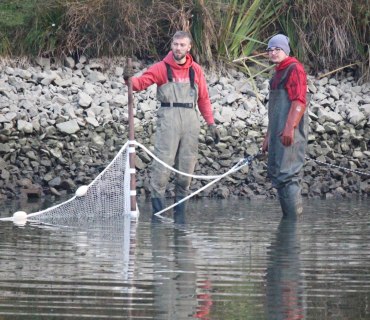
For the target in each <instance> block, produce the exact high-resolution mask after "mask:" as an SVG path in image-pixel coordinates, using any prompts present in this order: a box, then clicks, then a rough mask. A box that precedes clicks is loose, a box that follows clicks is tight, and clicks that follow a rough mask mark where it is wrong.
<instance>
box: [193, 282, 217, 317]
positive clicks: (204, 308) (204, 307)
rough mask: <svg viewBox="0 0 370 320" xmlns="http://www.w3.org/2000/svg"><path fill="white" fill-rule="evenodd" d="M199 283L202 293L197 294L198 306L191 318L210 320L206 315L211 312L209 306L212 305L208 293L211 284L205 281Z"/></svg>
mask: <svg viewBox="0 0 370 320" xmlns="http://www.w3.org/2000/svg"><path fill="white" fill-rule="evenodd" d="M201 283H202V285H201V286H200V288H201V289H202V291H204V292H203V293H199V294H197V300H198V302H199V305H198V306H197V312H196V313H195V314H194V315H193V317H194V318H197V319H202V320H209V319H210V318H209V317H208V315H209V313H210V311H211V306H212V305H213V302H212V296H211V294H210V293H209V292H210V290H211V289H212V284H211V281H209V280H207V279H206V280H202V281H201Z"/></svg>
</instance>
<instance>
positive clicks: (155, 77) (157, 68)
mask: <svg viewBox="0 0 370 320" xmlns="http://www.w3.org/2000/svg"><path fill="white" fill-rule="evenodd" d="M165 63H168V64H169V65H170V66H171V69H172V74H173V81H174V82H190V79H189V68H190V66H192V67H193V69H194V73H195V79H194V82H195V84H197V86H198V108H199V111H200V113H201V114H202V116H203V118H204V120H205V121H206V122H207V124H214V119H213V113H212V106H211V101H210V99H209V94H208V89H207V83H206V80H205V77H204V73H203V70H202V68H201V67H200V65H199V64H197V63H196V62H195V61H193V58H192V56H191V55H190V54H187V55H186V62H185V63H184V64H183V65H178V64H177V63H176V62H175V60H174V58H173V55H172V51H170V52H169V53H168V54H167V56H166V57H165V58H164V59H163V60H162V61H160V62H157V63H155V64H153V65H152V66H150V67H149V68H148V69H147V70H146V71H145V72H144V73H143V74H142V75H141V76H140V77H133V78H132V87H133V90H135V91H140V90H144V89H146V88H147V87H149V86H150V85H152V84H154V83H156V84H157V85H158V86H161V85H163V84H165V83H167V82H168V79H167V69H166V64H165Z"/></svg>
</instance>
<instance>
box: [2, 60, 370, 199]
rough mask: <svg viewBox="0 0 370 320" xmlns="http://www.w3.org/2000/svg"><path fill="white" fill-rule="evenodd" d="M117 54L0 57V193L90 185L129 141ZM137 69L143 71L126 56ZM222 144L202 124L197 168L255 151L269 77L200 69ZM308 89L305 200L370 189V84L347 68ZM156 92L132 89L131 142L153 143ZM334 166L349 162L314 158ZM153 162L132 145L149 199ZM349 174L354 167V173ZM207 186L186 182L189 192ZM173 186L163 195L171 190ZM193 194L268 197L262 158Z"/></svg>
mask: <svg viewBox="0 0 370 320" xmlns="http://www.w3.org/2000/svg"><path fill="white" fill-rule="evenodd" d="M124 61H125V60H124V59H118V58H117V59H110V60H104V59H100V60H87V59H86V58H84V57H81V58H80V60H79V61H78V62H76V61H74V60H73V59H72V58H66V59H65V60H64V61H63V62H58V63H53V64H51V63H50V60H49V59H43V58H39V59H37V60H36V61H35V62H34V63H32V64H29V63H23V64H22V63H19V62H18V63H16V62H15V61H8V60H3V61H2V62H1V69H0V199H7V198H8V199H9V198H16V197H30V196H42V195H44V194H53V195H55V196H61V195H65V194H67V193H70V192H74V191H75V190H76V189H77V187H78V186H80V185H85V184H88V183H90V182H91V181H92V180H93V179H94V178H95V177H96V176H97V175H98V174H99V172H101V170H103V169H104V168H105V166H106V165H107V164H108V163H109V162H110V161H111V160H112V159H113V158H114V156H115V155H116V153H117V151H118V150H119V149H120V148H121V147H122V145H123V144H124V143H125V142H126V141H127V137H128V109H127V102H128V98H127V88H126V86H125V85H124V84H123V76H122V74H123V65H124ZM134 68H135V70H136V71H138V72H139V71H141V70H143V69H144V68H145V65H143V63H142V62H138V61H136V62H134ZM206 76H207V82H208V86H209V93H210V97H211V101H212V104H213V107H214V116H215V120H216V123H217V125H218V127H219V129H220V132H221V136H222V138H221V142H220V143H219V144H218V145H214V143H213V141H212V139H211V138H210V137H209V136H208V134H207V126H206V125H205V123H204V122H203V129H202V131H201V135H200V137H199V141H200V145H199V162H198V165H197V167H196V172H195V174H198V175H215V174H220V173H223V172H226V171H227V170H228V169H229V168H230V167H231V166H232V165H234V164H235V163H236V162H237V161H238V160H240V159H241V158H244V157H245V156H247V155H254V154H256V153H257V152H258V149H259V148H260V146H261V144H262V141H263V137H264V134H265V132H266V129H267V109H266V106H265V105H264V104H263V103H262V102H261V101H267V100H268V79H267V78H264V77H258V78H257V79H256V81H255V85H256V88H255V87H254V85H253V83H251V82H250V81H248V79H247V78H246V77H245V75H243V74H242V73H241V72H238V71H235V70H230V71H229V73H228V74H227V75H220V74H217V73H214V72H209V73H207V74H206ZM309 90H310V93H311V95H312V99H311V103H310V107H309V118H310V133H309V141H308V148H307V156H308V157H309V158H310V159H308V160H307V162H306V165H305V167H304V172H303V173H304V175H303V195H304V196H307V197H325V198H331V197H346V196H347V197H348V196H354V195H360V196H363V197H366V196H369V195H370V182H369V181H370V179H369V176H370V151H369V147H370V142H369V141H370V84H369V83H365V84H362V85H358V84H357V83H356V82H355V81H354V78H353V77H352V76H351V74H344V75H342V76H341V77H337V78H335V77H333V78H322V79H320V80H316V79H314V78H313V77H309ZM155 97H156V88H155V86H152V87H150V88H148V89H147V90H145V91H142V92H139V93H135V99H134V100H135V138H136V140H137V141H138V142H140V143H142V144H144V145H145V146H147V147H148V148H150V149H152V146H153V133H154V132H155V129H156V127H155V118H156V108H157V102H156V99H155ZM314 160H319V161H321V162H322V163H326V164H332V165H336V166H340V167H343V168H347V169H349V170H347V171H343V170H340V169H338V168H335V167H329V166H327V165H324V164H318V163H317V162H315V161H314ZM150 162H151V159H150V157H149V156H148V155H147V154H146V153H145V152H144V151H143V150H141V149H137V158H136V166H137V191H138V195H139V196H147V195H149V190H148V186H149V183H148V171H149V165H150ZM352 170H360V171H363V172H365V173H366V174H367V175H360V174H357V173H355V172H353V171H352ZM205 183H206V182H205V181H199V180H193V183H192V186H191V189H192V190H193V191H195V190H197V189H199V188H200V187H201V186H203V185H204V184H205ZM173 188H174V186H173V185H172V183H171V184H170V185H169V188H168V196H172V195H173ZM200 196H215V197H229V196H242V197H248V198H255V197H262V198H264V197H274V196H275V190H274V189H273V188H272V187H271V183H270V182H269V181H268V179H267V178H266V161H265V159H256V160H254V161H253V163H252V164H251V165H250V166H249V167H245V168H243V169H242V170H241V171H238V172H237V173H234V174H232V175H230V176H228V177H227V178H225V179H223V180H221V181H220V182H219V183H218V184H215V185H213V186H212V187H211V188H209V189H207V190H206V191H204V192H202V193H201V194H200Z"/></svg>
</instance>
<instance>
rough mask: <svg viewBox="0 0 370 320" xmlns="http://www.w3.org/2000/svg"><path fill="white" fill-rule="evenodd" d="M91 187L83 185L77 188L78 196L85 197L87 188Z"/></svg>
mask: <svg viewBox="0 0 370 320" xmlns="http://www.w3.org/2000/svg"><path fill="white" fill-rule="evenodd" d="M88 189H89V186H81V187H79V188H78V189H77V190H76V197H83V196H84V195H85V194H86V192H87V190H88Z"/></svg>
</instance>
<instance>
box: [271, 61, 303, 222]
mask: <svg viewBox="0 0 370 320" xmlns="http://www.w3.org/2000/svg"><path fill="white" fill-rule="evenodd" d="M294 65H295V64H291V65H290V66H288V68H286V69H285V72H284V73H283V75H282V77H281V79H280V81H279V82H278V83H277V87H276V88H275V89H271V90H270V99H269V107H268V118H269V124H268V132H269V145H268V163H267V173H268V176H269V178H270V179H271V181H272V185H273V187H275V188H276V189H277V191H278V196H279V201H280V205H281V209H282V211H283V215H284V216H286V217H297V215H299V214H301V213H302V197H301V187H300V171H301V169H302V167H303V164H304V161H305V149H306V143H307V125H308V116H307V108H306V111H305V113H304V115H303V117H302V119H301V121H300V122H299V124H298V126H297V127H296V128H295V129H294V141H293V144H292V145H290V146H288V147H286V146H284V145H283V144H282V142H281V133H282V132H283V129H284V127H285V123H286V120H287V117H288V113H289V110H290V106H291V101H290V100H289V96H288V93H287V91H286V90H285V85H286V83H287V80H288V77H289V74H290V72H291V70H292V69H293V67H294ZM274 77H276V74H275V75H274ZM273 82H274V78H273V79H272V80H271V81H270V86H271V84H272V83H273Z"/></svg>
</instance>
